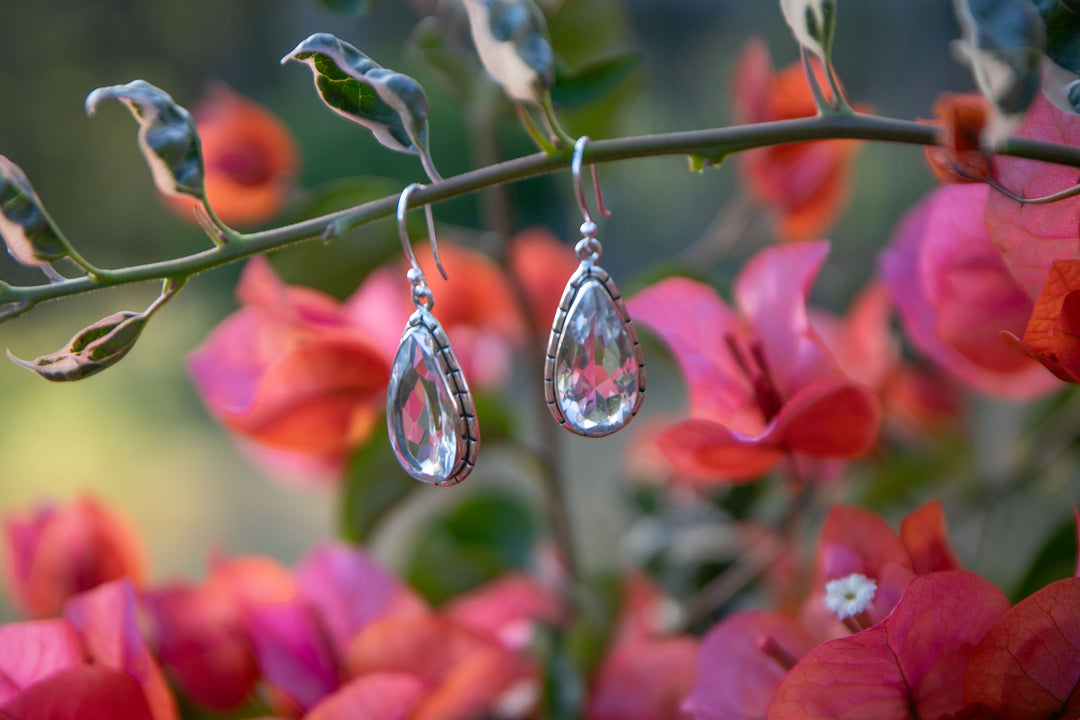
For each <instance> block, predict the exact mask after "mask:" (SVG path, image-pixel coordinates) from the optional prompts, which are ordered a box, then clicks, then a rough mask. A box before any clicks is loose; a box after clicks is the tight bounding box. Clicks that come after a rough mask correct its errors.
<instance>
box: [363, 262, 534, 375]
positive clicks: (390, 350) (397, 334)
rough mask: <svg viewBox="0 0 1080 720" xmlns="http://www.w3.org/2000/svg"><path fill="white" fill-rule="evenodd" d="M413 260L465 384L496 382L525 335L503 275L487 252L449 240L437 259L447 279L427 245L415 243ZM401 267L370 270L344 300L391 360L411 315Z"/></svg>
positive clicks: (411, 305)
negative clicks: (418, 265) (471, 248)
mask: <svg viewBox="0 0 1080 720" xmlns="http://www.w3.org/2000/svg"><path fill="white" fill-rule="evenodd" d="M416 254H417V259H418V260H419V262H420V266H421V267H422V268H423V269H424V274H425V275H426V276H427V281H428V286H429V287H430V288H431V292H432V293H433V294H434V295H435V308H436V310H435V314H436V315H437V316H438V318H439V322H440V323H441V324H442V326H443V328H444V329H445V330H446V333H447V335H449V337H450V340H451V342H453V344H454V354H455V355H456V356H457V359H458V363H459V364H460V365H461V370H462V372H463V373H464V374H465V376H466V377H467V378H468V379H469V385H470V386H472V387H473V388H474V389H475V388H485V387H492V386H494V385H498V384H499V383H501V382H502V381H503V380H505V379H506V377H507V376H508V375H509V373H510V369H511V367H512V364H513V363H512V361H513V352H514V350H515V349H516V348H517V347H519V346H520V344H521V341H522V339H523V338H524V334H523V330H522V322H521V314H520V312H519V311H518V305H517V303H516V301H515V299H514V295H513V293H512V291H511V290H510V286H509V284H508V283H507V281H506V277H505V276H504V275H503V273H502V272H501V271H500V270H499V267H498V266H497V265H496V264H495V263H494V262H493V261H492V260H491V259H490V258H488V257H487V256H485V255H483V254H482V253H480V252H477V251H475V250H469V249H467V248H463V247H461V246H460V245H454V244H453V243H449V242H442V243H439V258H440V259H441V260H442V264H443V267H445V268H446V273H447V275H448V276H449V278H450V279H449V280H443V278H442V276H441V275H440V274H439V271H438V270H436V269H435V262H434V260H433V259H432V257H431V249H430V248H429V247H426V246H419V245H418V246H417V247H416ZM406 267H407V266H406V265H405V264H404V262H394V263H391V264H389V265H386V266H384V267H382V268H379V269H378V270H376V271H375V272H373V273H372V274H371V275H370V276H368V278H367V279H366V280H365V281H364V283H363V284H362V285H361V286H360V287H359V288H358V289H357V291H356V292H355V293H354V294H353V296H352V297H351V298H349V301H348V303H347V310H346V312H347V313H348V317H349V321H350V322H351V323H352V325H353V327H355V328H357V329H358V330H359V331H360V332H362V333H363V334H364V335H365V336H366V337H369V338H371V339H372V341H373V342H375V343H377V344H378V345H379V347H381V348H382V350H383V352H384V354H385V355H386V356H387V357H389V358H391V359H393V357H394V354H395V353H396V352H397V346H398V343H399V342H400V341H401V331H402V329H403V328H404V327H405V322H406V321H407V320H408V318H409V316H410V315H411V314H412V313H413V311H414V310H415V308H414V307H413V304H412V300H411V298H410V289H409V283H408V281H407V280H406V279H405V270H406Z"/></svg>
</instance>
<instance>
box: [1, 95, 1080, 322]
mask: <svg viewBox="0 0 1080 720" xmlns="http://www.w3.org/2000/svg"><path fill="white" fill-rule="evenodd" d="M937 130H938V128H937V127H935V126H933V125H927V124H921V123H916V122H910V121H906V120H895V119H891V118H882V117H875V116H870V115H861V114H854V115H831V116H826V117H813V118H799V119H795V120H782V121H778V122H771V123H759V124H755V125H738V126H735V127H728V128H716V129H711V130H695V131H689V132H676V133H667V134H662V135H642V136H638V137H628V138H620V139H615V140H600V141H596V142H593V143H590V144H589V146H588V148H586V150H585V153H584V157H583V160H584V162H586V163H593V162H612V161H616V160H629V159H632V158H644V157H658V156H665V155H699V154H709V155H712V154H730V153H734V152H740V151H743V150H750V149H753V148H758V147H764V146H768V145H779V144H783V143H791V142H803V141H807V140H830V139H854V140H877V141H882V142H895V143H906V144H913V145H935V144H936V139H935V136H936V134H937ZM999 154H1002V155H1011V156H1014V157H1023V158H1029V159H1032V160H1041V161H1044V162H1050V163H1055V164H1058V165H1067V166H1070V167H1076V168H1080V147H1071V146H1068V145H1060V144H1055V143H1045V142H1039V141H1035V140H1027V139H1023V138H1010V139H1009V140H1007V141H1006V142H1005V143H1004V144H1003V147H1002V150H1001V152H1000V153H999ZM569 164H570V155H569V154H568V153H560V154H558V155H553V156H548V155H544V154H540V153H538V154H533V155H528V156H526V157H521V158H517V159H514V160H508V161H506V162H502V163H499V164H497V165H492V166H489V167H484V168H480V169H478V170H473V171H471V172H467V173H462V174H461V175H457V176H454V177H451V178H447V179H446V180H443V181H442V182H438V183H433V184H431V185H428V186H426V187H423V188H420V189H418V190H417V191H416V192H414V193H413V195H412V197H411V199H410V203H409V205H410V207H419V206H420V205H426V204H430V203H435V202H440V201H442V200H448V199H450V198H455V197H460V196H462V195H466V194H468V193H473V192H476V191H478V190H481V189H483V188H486V187H490V186H492V185H497V184H500V183H507V182H513V181H516V180H522V179H524V178H529V177H534V176H537V175H543V174H545V173H551V172H555V171H558V170H563V169H565V168H566V167H568V166H569ZM397 199H398V196H397V195H396V194H395V195H391V196H389V197H385V198H382V199H380V200H375V201H372V202H369V203H365V204H363V205H359V206H357V207H354V208H350V209H347V210H341V211H339V212H336V213H332V214H329V215H324V216H321V217H317V218H313V219H311V220H305V221H303V222H299V223H295V224H293V225H287V226H285V227H280V228H275V229H273V230H266V231H263V232H257V233H251V234H248V235H238V237H237V238H236V239H235V241H232V242H229V243H227V244H226V245H224V246H222V247H215V248H212V249H209V250H204V251H202V252H199V253H195V254H192V255H188V256H185V257H181V258H176V259H174V260H166V261H163V262H156V263H148V264H145V265H136V266H133V267H127V268H122V269H118V270H108V271H103V276H102V277H99V278H98V279H94V278H92V277H82V278H75V279H71V280H67V281H64V282H59V283H49V284H45V285H32V286H23V287H16V286H10V285H8V286H3V285H0V304H3V303H20V302H29V303H32V304H36V303H38V302H42V301H45V300H53V299H56V298H60V297H66V296H70V295H79V294H82V293H85V292H90V291H92V290H98V289H100V288H104V287H109V286H113V285H126V284H130V283H136V282H145V281H147V280H161V279H164V278H169V277H172V278H177V279H179V278H185V277H190V276H191V275H194V274H196V273H200V272H204V271H206V270H210V269H212V268H216V267H220V266H222V265H226V264H228V263H231V262H236V261H237V260H242V259H244V258H249V257H252V256H253V255H259V254H261V253H265V252H268V251H271V250H276V249H278V248H282V247H285V246H286V245H291V244H293V243H298V242H302V241H305V240H313V239H318V238H320V237H321V236H322V234H323V232H324V231H325V230H326V228H327V226H328V225H330V224H335V225H336V226H337V228H338V230H339V231H340V232H341V233H344V232H346V231H348V230H351V229H353V228H356V227H359V226H360V225H364V224H366V223H369V222H371V221H373V220H377V219H379V218H384V217H389V216H392V215H393V214H394V212H395V209H396V206H397Z"/></svg>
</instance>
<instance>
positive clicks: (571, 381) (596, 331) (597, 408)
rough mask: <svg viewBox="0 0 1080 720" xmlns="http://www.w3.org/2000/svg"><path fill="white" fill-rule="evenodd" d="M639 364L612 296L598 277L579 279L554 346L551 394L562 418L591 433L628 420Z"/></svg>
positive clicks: (606, 430)
mask: <svg viewBox="0 0 1080 720" xmlns="http://www.w3.org/2000/svg"><path fill="white" fill-rule="evenodd" d="M639 369H640V368H639V365H638V362H637V358H635V356H634V348H633V342H632V340H631V338H630V331H629V328H627V326H626V323H625V322H623V319H622V316H621V315H620V314H619V310H618V308H616V307H615V301H614V300H613V299H612V298H611V295H610V294H609V293H608V291H607V289H606V288H605V287H604V286H603V285H602V284H601V283H600V282H599V281H597V280H587V281H585V282H584V283H583V284H582V285H581V287H580V288H578V291H577V295H576V296H575V297H574V301H573V303H572V304H571V305H570V309H569V310H568V311H567V313H566V320H565V322H564V324H563V330H562V336H561V337H560V338H559V344H558V347H557V349H556V351H555V372H554V381H555V398H556V402H558V404H559V409H560V410H562V413H563V415H564V416H565V417H566V422H567V424H569V425H570V426H571V427H573V428H574V429H575V430H576V431H577V432H579V433H580V434H583V435H588V436H593V437H597V436H601V435H609V434H611V433H613V432H615V431H616V430H618V429H619V428H621V427H622V426H623V425H625V424H626V423H628V422H629V421H630V418H631V417H633V415H634V406H635V404H636V402H637V394H638V371H639Z"/></svg>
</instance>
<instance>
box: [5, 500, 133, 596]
mask: <svg viewBox="0 0 1080 720" xmlns="http://www.w3.org/2000/svg"><path fill="white" fill-rule="evenodd" d="M3 546H4V549H3V555H4V563H3V566H4V582H5V584H6V586H7V589H8V592H9V594H10V595H11V598H12V600H13V601H14V603H15V605H16V607H18V609H19V610H20V611H21V612H22V613H23V614H25V615H29V616H32V617H45V616H48V615H55V614H57V613H58V612H60V608H61V607H63V604H64V602H65V601H66V600H67V599H68V598H69V597H71V596H72V595H76V594H78V593H80V592H83V591H85V590H90V589H92V588H94V587H96V586H98V585H100V584H102V583H104V582H108V581H110V580H118V579H120V578H124V577H126V578H130V579H131V581H132V582H133V583H134V584H136V585H139V584H141V583H142V582H143V576H144V573H145V571H144V566H145V562H144V559H143V552H142V545H141V543H140V541H139V539H138V537H137V536H136V534H135V532H134V531H133V530H132V529H131V527H130V525H129V524H128V523H127V521H126V520H125V519H124V518H123V517H121V516H120V515H118V514H117V513H116V512H115V511H114V510H111V509H109V508H107V507H106V506H105V505H103V504H102V503H100V502H98V501H97V500H94V499H93V498H90V497H82V498H79V499H77V500H75V501H73V502H71V503H69V504H67V505H52V504H50V505H43V506H41V507H39V508H37V509H36V510H34V511H33V512H32V513H31V514H29V515H27V516H25V517H20V516H18V515H15V514H6V515H5V517H4V543H3Z"/></svg>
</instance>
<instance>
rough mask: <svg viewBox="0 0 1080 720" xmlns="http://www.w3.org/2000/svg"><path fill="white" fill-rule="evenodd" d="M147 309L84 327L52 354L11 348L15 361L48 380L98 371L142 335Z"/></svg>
mask: <svg viewBox="0 0 1080 720" xmlns="http://www.w3.org/2000/svg"><path fill="white" fill-rule="evenodd" d="M149 317H150V316H149V314H147V313H136V312H130V311H126V310H125V311H122V312H118V313H113V314H112V315H110V316H109V317H107V318H104V319H102V320H99V321H97V322H96V323H94V324H93V325H90V326H89V327H86V328H83V329H82V330H80V331H79V332H78V333H76V334H75V336H74V337H73V338H71V340H69V341H68V343H67V345H65V346H64V347H62V348H60V349H59V350H57V351H56V352H54V353H50V354H49V355H42V356H40V357H38V358H35V359H33V360H20V359H19V358H17V357H15V356H14V355H12V354H11V351H8V354H7V355H8V357H9V358H11V360H12V361H14V362H16V363H18V364H19V365H22V366H23V367H25V368H28V369H30V370H33V371H34V372H36V373H37V374H38V375H40V376H41V377H43V378H45V379H46V380H52V381H53V382H69V381H72V380H82V379H83V378H87V377H90V376H91V375H96V374H97V373H99V372H101V371H102V370H104V369H106V368H108V367H112V366H113V365H115V364H116V363H117V362H119V361H120V360H121V359H122V358H123V357H124V356H125V355H127V354H128V351H129V350H131V348H132V347H133V346H134V345H135V341H136V340H138V339H139V334H140V333H142V330H143V327H145V326H146V321H147V320H148V319H149Z"/></svg>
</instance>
